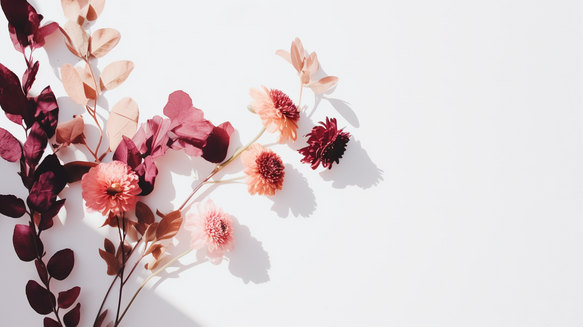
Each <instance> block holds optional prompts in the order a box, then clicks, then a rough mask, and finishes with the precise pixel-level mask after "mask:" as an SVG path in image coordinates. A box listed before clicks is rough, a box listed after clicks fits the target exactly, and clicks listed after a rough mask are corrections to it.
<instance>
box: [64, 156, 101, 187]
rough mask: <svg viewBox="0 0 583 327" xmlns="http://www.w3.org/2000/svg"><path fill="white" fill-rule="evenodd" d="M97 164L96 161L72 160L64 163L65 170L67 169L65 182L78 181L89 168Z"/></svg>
mask: <svg viewBox="0 0 583 327" xmlns="http://www.w3.org/2000/svg"><path fill="white" fill-rule="evenodd" d="M95 166H97V163H96V162H87V161H72V162H69V163H66V164H65V166H63V167H64V168H65V170H66V171H67V183H74V182H77V181H80V180H81V178H83V175H85V174H86V173H87V172H88V171H89V169H91V168H92V167H95Z"/></svg>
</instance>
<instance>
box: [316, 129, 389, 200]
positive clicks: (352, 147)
mask: <svg viewBox="0 0 583 327" xmlns="http://www.w3.org/2000/svg"><path fill="white" fill-rule="evenodd" d="M320 176H322V178H323V179H324V180H325V181H332V187H334V188H346V187H347V186H349V185H351V186H358V187H360V188H362V189H367V188H370V187H372V186H376V185H378V184H379V183H380V182H381V181H383V171H382V170H381V169H379V168H378V167H377V165H376V164H375V163H374V162H372V160H371V159H370V157H369V155H368V154H367V152H366V150H365V149H364V148H363V147H362V145H361V142H360V141H356V140H354V137H353V138H352V140H351V142H348V146H347V147H346V152H345V153H344V156H343V157H342V158H341V159H340V164H334V165H333V166H332V169H330V170H329V169H326V170H325V171H323V172H321V173H320Z"/></svg>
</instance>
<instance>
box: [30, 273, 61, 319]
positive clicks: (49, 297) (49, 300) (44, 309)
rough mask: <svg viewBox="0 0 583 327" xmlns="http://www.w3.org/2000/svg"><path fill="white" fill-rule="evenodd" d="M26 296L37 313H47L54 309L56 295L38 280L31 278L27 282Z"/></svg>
mask: <svg viewBox="0 0 583 327" xmlns="http://www.w3.org/2000/svg"><path fill="white" fill-rule="evenodd" d="M26 297H27V298H28V303H29V304H30V306H31V307H32V308H33V309H34V311H36V312H37V313H39V314H41V315H46V314H49V313H51V312H52V311H53V305H52V304H53V303H55V296H54V295H53V293H51V292H49V291H48V290H47V289H46V288H44V287H42V286H40V285H39V283H37V282H36V281H34V280H29V281H28V283H27V284H26Z"/></svg>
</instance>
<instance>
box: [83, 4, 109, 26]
mask: <svg viewBox="0 0 583 327" xmlns="http://www.w3.org/2000/svg"><path fill="white" fill-rule="evenodd" d="M104 7H105V0H91V2H90V3H89V10H88V11H87V20H89V21H91V22H92V21H94V20H96V19H97V18H98V17H99V15H101V13H102V12H103V8H104Z"/></svg>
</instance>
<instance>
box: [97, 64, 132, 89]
mask: <svg viewBox="0 0 583 327" xmlns="http://www.w3.org/2000/svg"><path fill="white" fill-rule="evenodd" d="M133 69H134V63H133V62H131V61H128V60H120V61H115V62H112V63H111V64H109V65H107V66H105V68H104V69H103V71H102V72H101V78H100V81H101V89H102V90H113V89H115V88H116V87H118V86H119V85H120V84H121V83H123V82H124V81H125V80H126V79H127V78H128V76H130V73H131V72H132V70H133Z"/></svg>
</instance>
